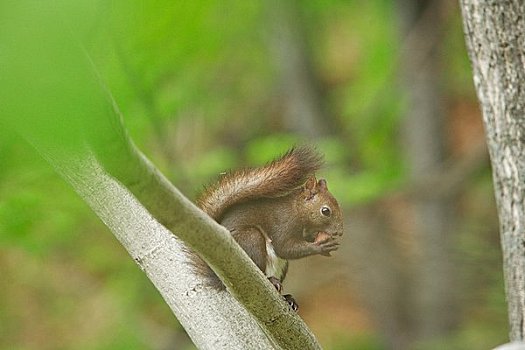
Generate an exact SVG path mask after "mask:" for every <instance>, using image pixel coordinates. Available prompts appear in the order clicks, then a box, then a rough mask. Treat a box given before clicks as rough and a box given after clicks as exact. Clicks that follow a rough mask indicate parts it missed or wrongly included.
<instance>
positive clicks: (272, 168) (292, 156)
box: [197, 146, 323, 221]
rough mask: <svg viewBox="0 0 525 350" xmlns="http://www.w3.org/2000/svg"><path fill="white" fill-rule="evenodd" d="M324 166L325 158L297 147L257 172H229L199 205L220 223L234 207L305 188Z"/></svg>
mask: <svg viewBox="0 0 525 350" xmlns="http://www.w3.org/2000/svg"><path fill="white" fill-rule="evenodd" d="M322 164H323V160H322V156H321V155H320V154H319V153H318V152H317V151H315V150H314V149H312V148H310V147H308V146H301V147H294V148H292V149H290V150H289V151H288V152H287V153H285V154H284V155H283V156H282V157H280V158H278V159H276V160H274V161H273V162H271V163H268V164H267V165H265V166H262V167H257V168H247V169H241V170H237V171H234V172H230V173H228V174H226V175H224V176H223V177H222V178H220V179H219V181H217V182H216V183H215V184H213V185H211V186H210V187H208V188H207V189H206V190H205V191H204V193H203V194H202V195H201V197H200V198H199V199H198V201H197V203H198V205H199V207H200V208H201V209H202V210H203V211H204V212H206V213H207V214H208V215H209V216H211V217H212V218H213V219H214V220H216V221H220V220H221V218H222V216H223V214H224V213H225V212H226V210H227V209H228V208H230V207H232V206H233V205H236V204H239V203H243V202H246V201H249V200H251V199H256V198H276V197H282V196H285V195H287V194H289V193H290V192H291V191H293V190H295V189H296V188H298V187H300V186H302V185H303V184H304V183H305V182H306V180H307V179H308V178H309V177H310V176H311V175H313V174H314V173H315V172H316V171H317V170H318V169H319V168H321V166H322Z"/></svg>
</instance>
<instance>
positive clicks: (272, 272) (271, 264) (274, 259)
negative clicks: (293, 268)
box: [265, 239, 287, 279]
mask: <svg viewBox="0 0 525 350" xmlns="http://www.w3.org/2000/svg"><path fill="white" fill-rule="evenodd" d="M266 253H267V260H266V271H265V273H266V277H276V278H279V279H281V277H282V275H283V273H284V270H285V269H286V264H287V261H286V260H284V259H281V258H279V257H278V256H277V254H275V249H273V245H272V242H271V241H270V240H268V239H267V240H266Z"/></svg>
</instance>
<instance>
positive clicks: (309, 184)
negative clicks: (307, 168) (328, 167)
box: [304, 176, 318, 199]
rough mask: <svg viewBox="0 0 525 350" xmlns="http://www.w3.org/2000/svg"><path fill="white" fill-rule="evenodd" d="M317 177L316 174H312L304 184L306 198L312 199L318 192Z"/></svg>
mask: <svg viewBox="0 0 525 350" xmlns="http://www.w3.org/2000/svg"><path fill="white" fill-rule="evenodd" d="M317 192H318V191H317V179H316V178H315V176H310V177H309V178H308V180H306V183H305V184H304V193H305V197H306V199H311V198H313V196H315V195H316V194H317Z"/></svg>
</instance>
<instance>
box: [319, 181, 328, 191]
mask: <svg viewBox="0 0 525 350" xmlns="http://www.w3.org/2000/svg"><path fill="white" fill-rule="evenodd" d="M317 186H318V187H319V190H320V191H322V192H326V191H328V185H327V184H326V180H325V179H320V180H319V181H318V182H317Z"/></svg>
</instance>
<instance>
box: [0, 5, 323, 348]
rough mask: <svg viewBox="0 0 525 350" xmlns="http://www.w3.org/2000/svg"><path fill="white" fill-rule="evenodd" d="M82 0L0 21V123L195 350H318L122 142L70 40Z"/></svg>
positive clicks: (5, 15)
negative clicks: (97, 221) (70, 196)
mask: <svg viewBox="0 0 525 350" xmlns="http://www.w3.org/2000/svg"><path fill="white" fill-rule="evenodd" d="M89 3H90V2H89V1H87V0H76V1H72V2H71V1H57V2H53V3H52V4H51V5H50V4H48V3H43V2H34V1H29V0H26V1H24V0H21V1H18V2H15V3H13V4H12V6H11V5H10V6H8V7H6V8H5V11H2V12H1V13H0V16H1V18H0V42H2V56H1V57H0V60H1V63H2V64H0V76H2V77H3V79H4V80H3V83H2V84H0V100H1V101H3V102H2V106H1V107H0V108H1V116H2V120H0V123H1V124H3V125H9V126H10V127H12V128H14V129H15V130H17V131H18V132H19V133H20V134H22V135H23V136H24V137H25V138H26V139H28V140H29V141H30V142H31V143H32V144H33V145H34V146H35V147H36V148H37V150H39V151H40V152H41V153H42V154H43V155H44V156H45V158H46V159H47V160H48V161H49V162H50V163H51V164H52V165H53V166H54V167H55V168H56V169H57V171H58V172H59V173H60V174H61V175H62V176H64V177H65V178H66V179H67V180H68V181H69V182H70V183H71V184H72V185H73V187H74V188H75V189H76V190H77V192H78V193H79V194H80V195H81V196H82V197H83V198H84V199H85V200H86V201H87V202H88V203H89V204H90V205H91V207H92V208H93V210H94V211H95V212H96V213H97V214H98V215H99V216H100V217H101V219H102V220H103V221H104V222H105V223H106V224H107V225H108V227H109V228H110V229H111V230H112V231H113V232H114V233H115V235H116V236H117V237H118V238H119V240H120V242H121V243H122V244H123V245H124V246H125V247H126V249H128V251H129V252H130V254H131V255H132V257H133V258H134V259H135V261H137V263H138V264H139V265H140V266H141V268H142V269H143V270H144V271H145V272H146V274H147V275H148V277H149V278H150V279H151V280H152V282H153V283H154V284H155V286H156V287H157V288H158V289H159V291H160V292H161V294H162V296H163V297H164V299H165V300H166V302H167V303H168V305H169V306H170V307H171V308H172V310H173V311H174V313H175V314H176V315H177V316H178V317H179V320H180V321H181V323H182V324H183V326H184V327H185V328H186V330H187V331H188V333H189V334H190V336H191V337H192V339H193V340H194V341H195V343H196V345H197V346H198V347H199V348H203V349H221V348H222V349H232V348H236V349H246V348H284V349H318V348H319V344H318V343H317V341H316V339H315V337H314V335H313V334H312V333H311V332H310V331H309V329H308V328H307V327H306V325H305V324H304V322H303V321H302V320H301V319H300V318H299V317H298V316H297V314H295V313H294V312H292V311H290V310H289V308H288V306H287V305H286V303H285V302H284V301H283V300H282V298H281V296H280V295H279V294H278V293H277V292H276V291H275V290H274V288H273V286H272V285H271V284H270V283H269V282H268V281H267V280H266V278H265V276H264V275H263V274H262V273H261V272H260V271H259V270H258V269H257V268H256V266H255V264H254V263H253V262H252V261H251V260H250V259H249V257H248V256H247V255H246V253H245V252H244V251H243V250H242V249H241V248H240V247H239V246H238V244H237V243H236V242H235V241H234V240H233V238H232V236H231V235H230V234H229V232H228V231H227V230H226V229H225V228H224V227H222V226H220V225H218V224H217V223H216V222H215V221H213V220H212V219H211V218H210V217H208V216H207V215H206V214H204V213H203V212H202V211H201V210H199V209H198V208H197V207H196V206H195V205H194V204H193V203H191V202H190V201H189V200H188V199H187V198H186V197H184V196H183V195H182V194H181V193H180V192H179V191H178V190H177V189H176V188H175V187H174V186H173V185H172V184H171V183H170V182H169V181H168V180H167V179H166V178H165V177H164V176H163V175H162V174H160V172H159V171H158V170H157V169H156V168H155V167H154V166H153V165H152V164H151V162H149V160H147V159H146V157H145V156H144V155H143V154H142V153H141V152H140V151H139V150H138V149H137V148H136V147H135V146H134V145H133V143H132V142H131V140H130V139H129V137H128V136H127V132H126V130H125V129H124V127H123V124H122V120H121V117H120V115H119V112H118V109H117V107H116V104H115V101H114V100H113V99H112V98H111V96H110V95H109V92H108V91H106V90H105V87H104V86H103V84H101V83H100V81H101V79H100V78H99V77H98V76H97V74H96V72H95V71H94V69H93V67H94V65H93V64H92V62H90V60H89V59H88V58H87V56H86V53H85V52H84V51H83V50H82V49H81V44H80V43H79V41H78V40H77V38H81V37H83V33H82V32H81V31H82V30H83V28H84V29H85V28H90V25H89V24H90V23H89V21H90V17H89V12H86V11H85V9H87V8H90V7H89V6H90V4H89ZM20 28H23V30H21V29H20ZM73 29H75V30H73ZM84 34H85V33H84ZM94 155H96V156H94ZM170 232H171V233H173V234H174V235H176V236H177V237H178V238H180V240H178V239H176V238H175V236H174V235H171V233H170ZM182 241H184V245H183V243H182ZM184 246H188V247H190V248H191V249H193V250H194V251H196V252H198V253H199V254H200V255H201V256H202V257H203V258H204V260H206V261H207V262H208V263H209V264H210V266H211V267H212V268H213V269H214V271H215V272H216V273H217V275H218V276H219V277H220V278H221V279H222V280H223V281H224V283H225V285H226V286H227V288H228V291H230V292H231V295H233V296H234V297H235V299H236V300H238V301H239V302H240V303H241V304H242V305H243V306H244V307H245V308H246V310H244V309H243V307H241V305H240V304H239V303H238V302H237V301H236V300H234V299H233V298H232V297H231V296H230V294H229V293H228V292H217V291H214V290H211V289H208V288H205V287H204V286H203V285H202V284H201V283H199V281H198V280H197V279H196V276H195V275H194V274H193V273H192V272H191V269H190V268H189V266H188V264H187V263H188V261H187V256H185V255H184ZM246 311H247V312H246ZM261 330H262V332H264V333H262V332H261ZM263 334H264V336H263Z"/></svg>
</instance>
